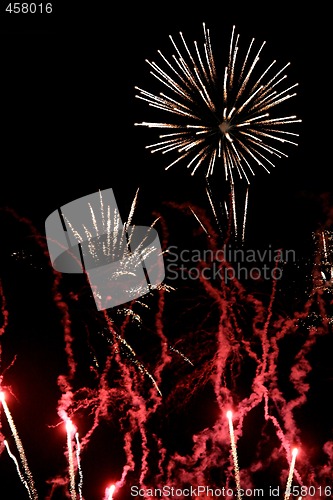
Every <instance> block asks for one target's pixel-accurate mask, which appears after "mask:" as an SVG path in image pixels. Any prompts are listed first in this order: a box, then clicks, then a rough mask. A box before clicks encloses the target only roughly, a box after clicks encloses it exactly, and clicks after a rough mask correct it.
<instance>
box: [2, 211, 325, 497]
mask: <svg viewBox="0 0 333 500" xmlns="http://www.w3.org/2000/svg"><path fill="white" fill-rule="evenodd" d="M164 207H165V212H166V214H165V213H163V214H158V216H159V223H160V224H161V227H162V228H163V231H162V232H163V246H164V248H167V246H168V237H169V234H172V233H171V229H172V224H173V221H175V220H177V222H178V221H179V220H181V219H180V217H184V218H185V221H186V218H190V219H191V218H192V217H193V212H194V213H195V214H197V217H198V219H199V220H200V221H201V223H202V226H203V227H202V226H201V225H200V228H199V232H200V235H199V234H198V228H197V227H196V229H195V234H196V235H197V237H198V236H199V238H198V244H200V245H202V248H204V249H205V250H206V248H208V249H209V250H211V255H212V259H211V260H209V259H208V258H207V259H205V260H202V261H199V262H196V265H197V269H198V270H199V271H200V270H202V269H206V268H207V266H211V268H212V269H213V265H215V264H216V263H218V265H219V269H218V270H219V271H220V274H218V273H216V278H215V279H212V280H210V279H205V278H204V277H203V274H200V273H198V277H199V278H198V280H197V281H196V282H193V281H191V282H187V283H185V285H189V286H188V287H187V286H185V285H184V283H179V282H177V283H172V284H173V285H175V286H174V287H173V289H174V293H172V294H166V293H165V292H166V290H165V289H161V290H157V291H156V292H157V293H156V295H155V296H154V297H149V299H151V303H150V302H149V300H147V304H149V309H145V311H146V312H144V313H143V314H142V318H141V321H140V322H138V321H135V320H134V313H135V311H136V310H137V308H138V306H139V305H138V304H137V303H135V304H130V305H127V306H126V308H125V309H124V310H122V311H121V312H122V314H118V311H115V312H114V314H113V313H112V312H111V313H109V314H107V313H106V312H105V311H104V312H102V313H99V314H97V313H96V312H94V311H93V312H91V309H89V307H88V308H85V309H84V311H83V312H82V311H80V314H83V315H84V318H83V319H82V323H84V326H82V324H81V323H79V329H78V332H79V333H78V336H77V338H76V340H77V342H76V343H74V342H73V338H74V337H73V334H72V330H71V324H72V323H71V319H73V316H72V315H73V310H74V311H75V307H76V304H77V302H78V299H77V298H76V296H75V294H74V293H73V292H72V290H70V292H71V293H69V294H68V295H66V294H65V299H62V300H63V302H64V303H65V304H66V306H67V307H66V308H65V309H64V311H65V312H66V315H65V316H61V320H62V319H63V318H65V326H66V328H68V329H69V331H68V334H69V337H68V343H65V349H66V350H65V353H66V357H67V356H68V358H67V359H69V362H68V371H69V376H68V378H67V377H64V378H63V381H64V385H61V388H62V390H63V395H62V397H61V399H60V402H59V407H58V414H59V415H60V416H62V417H65V416H66V419H65V421H66V422H67V419H69V418H70V420H71V421H75V422H76V419H78V418H80V419H82V420H83V421H85V428H86V429H88V430H87V432H86V433H85V434H84V435H83V437H82V439H81V442H80V443H78V436H76V439H77V444H76V447H75V450H74V447H73V443H72V440H73V436H74V434H72V435H71V446H72V453H71V456H72V458H73V464H74V460H75V457H74V451H76V466H77V467H78V471H79V469H80V463H79V462H80V459H79V455H78V453H80V449H82V451H84V453H87V454H88V452H89V445H90V443H91V441H92V439H93V438H94V433H95V431H96V430H97V429H101V428H103V427H104V425H101V424H102V422H103V421H104V422H105V421H106V422H111V423H112V431H113V432H114V429H115V428H116V432H117V434H119V436H120V437H119V439H120V441H121V445H120V448H121V449H120V452H119V456H120V457H121V459H120V460H121V464H120V466H119V470H118V471H117V473H116V474H117V476H118V477H119V478H120V480H119V481H118V482H117V483H116V484H117V495H116V496H117V498H118V491H119V499H120V500H122V499H123V498H127V497H126V491H124V492H123V491H121V490H122V488H124V489H125V488H126V486H127V485H128V484H134V481H135V483H136V484H140V486H141V487H158V486H159V485H161V484H166V481H167V482H168V484H172V485H175V486H177V487H184V485H186V484H189V483H190V484H192V483H193V484H195V483H196V482H198V484H211V482H213V481H214V482H215V484H216V486H217V485H219V484H221V483H222V484H225V485H226V486H230V487H232V486H233V484H234V483H235V481H236V484H237V482H238V481H240V480H241V484H242V487H244V488H245V487H249V488H251V487H253V486H254V485H255V484H256V481H257V478H256V474H258V472H259V473H260V472H261V473H263V474H266V472H267V471H269V470H270V469H272V468H273V467H274V466H275V468H276V469H277V473H276V469H275V470H274V473H276V477H277V478H278V480H279V481H280V482H281V485H283V487H285V484H286V483H285V478H286V479H287V474H288V470H286V468H285V462H286V461H285V456H286V457H290V456H291V452H290V443H295V442H297V441H299V439H300V435H301V431H302V425H301V422H302V420H301V419H299V412H300V410H302V409H303V410H304V411H305V410H306V408H307V403H308V400H309V397H311V395H310V394H309V390H310V388H311V385H312V379H311V371H312V370H315V369H316V367H315V365H314V364H313V363H312V362H311V359H312V358H313V353H315V352H316V349H317V346H318V344H320V343H324V345H326V344H325V342H327V341H328V338H329V336H328V335H327V334H328V333H329V332H330V329H329V328H330V324H329V322H326V323H322V322H320V323H319V324H318V325H314V324H312V323H311V321H310V319H311V318H312V316H311V314H310V313H311V311H312V310H313V309H314V308H315V310H319V311H320V313H321V316H322V317H324V316H325V311H326V309H327V304H328V303H327V302H325V295H324V294H323V293H321V292H322V290H319V289H317V288H316V292H314V293H309V294H308V296H307V300H306V301H305V303H304V304H303V303H302V305H301V306H298V309H297V310H294V311H292V314H287V313H285V311H284V310H282V311H281V310H280V309H278V308H277V306H279V300H281V294H282V293H283V292H281V288H280V286H278V285H279V284H278V283H277V280H274V279H273V280H272V281H271V282H270V283H267V284H265V283H264V285H266V286H265V290H266V294H265V295H261V294H260V293H255V292H253V289H254V288H255V290H258V289H260V282H257V283H253V282H250V281H246V280H240V279H238V278H237V276H236V275H232V273H230V274H228V272H227V271H231V270H232V268H233V265H235V262H231V261H229V260H228V258H227V257H228V254H227V253H224V254H223V255H224V257H223V258H222V251H223V248H222V247H221V243H220V235H217V234H216V232H215V229H214V221H213V223H212V221H211V220H210V218H209V217H208V216H207V214H206V213H205V211H204V210H203V209H202V208H200V207H195V206H194V205H192V209H193V212H192V211H190V210H188V203H184V204H182V205H177V204H174V203H169V204H165V205H164ZM175 211H176V213H177V215H178V214H179V217H175V216H174V214H175ZM104 214H105V215H104V220H105V224H107V222H106V221H107V208H106V207H105V206H104ZM168 217H170V220H169V219H168ZM95 219H96V221H97V217H96V214H95ZM189 226H191V224H189V225H188V224H186V222H185V223H184V228H188V227H189ZM203 228H206V231H204V229H203ZM189 231H190V229H189ZM325 234H326V233H325ZM208 235H209V236H208ZM203 238H204V241H203ZM325 241H326V256H325V253H324V248H323V246H324V245H323V238H322V236H320V238H319V239H318V245H321V246H320V249H321V250H320V252H321V254H322V259H321V261H323V260H324V259H325V257H326V258H329V257H330V255H329V254H330V248H329V245H328V235H327V234H326V236H325ZM195 243H196V241H195V240H194V244H195ZM200 248H201V247H200ZM165 255H166V256H167V252H166V254H165ZM192 264H193V263H191V264H190V265H192ZM280 264H281V263H280V261H276V262H275V263H274V266H275V265H276V266H280ZM230 276H232V278H231V277H230ZM226 277H227V278H226ZM57 278H58V276H55V279H57ZM282 284H283V283H282ZM282 284H281V286H282ZM5 285H6V284H5V283H4V288H5ZM254 285H255V286H254ZM251 287H252V288H251ZM63 289H64V286H63ZM179 289H180V291H181V294H180V293H179ZM267 289H269V292H268V293H267ZM79 293H81V291H80V292H79ZM79 293H78V296H79ZM80 299H81V297H80ZM55 301H56V304H57V306H58V305H59V296H57V295H55ZM3 303H4V302H3ZM175 310H177V311H179V310H180V311H181V313H182V314H181V315H179V317H178V316H177V317H176V313H175ZM129 311H131V312H129ZM194 312H195V314H194ZM74 314H75V313H74ZM76 314H77V313H76ZM326 316H327V311H326ZM147 318H148V319H147ZM75 321H76V323H77V316H76V317H75V316H74V322H75ZM85 323H87V324H85ZM304 325H305V326H304ZM60 326H61V331H62V330H63V326H64V323H61V325H60ZM101 332H102V334H101ZM147 332H148V334H149V335H150V337H149V338H150V339H153V344H154V345H153V346H152V344H150V343H149V342H147V337H146V338H145V340H144V341H143V338H144V336H145V335H147ZM135 336H137V337H136V338H135ZM96 338H98V341H99V342H101V343H102V346H103V349H96V350H95V349H94V347H95V345H94V342H95V341H96ZM133 339H134V341H133ZM123 341H124V342H123ZM131 341H133V342H135V349H134V348H132V347H131ZM141 342H142V345H141ZM128 346H130V347H128ZM170 346H175V347H170ZM68 347H70V349H68ZM151 348H152V350H151ZM131 349H133V350H132V351H131ZM80 350H86V351H87V353H88V355H89V359H91V366H88V367H87V371H88V372H89V377H87V379H88V380H87V383H86V384H85V385H83V384H84V383H85V382H86V381H84V382H83V380H82V379H81V378H80V377H79V373H80V374H81V373H82V364H81V363H82V360H81V358H80ZM183 352H185V354H182V353H183ZM92 354H93V355H94V356H92ZM141 356H142V360H143V363H142V365H143V366H146V363H147V371H148V373H152V374H154V379H155V381H156V383H157V385H158V387H162V389H163V391H162V390H161V394H162V395H163V396H162V397H161V396H160V395H159V394H158V392H157V391H156V390H155V387H154V385H153V384H151V382H152V381H151V379H149V378H148V376H147V374H146V373H143V372H142V371H141V370H140V369H139V366H138V364H137V363H136V362H135V360H137V361H138V362H139V359H140V362H141ZM285 358H287V359H285ZM96 360H97V361H96ZM95 361H96V362H95ZM72 362H73V363H74V366H73V367H72ZM84 363H85V364H86V358H84ZM88 364H89V363H88ZM281 364H282V368H281ZM70 367H72V368H70ZM281 372H283V374H282V376H283V377H285V379H286V380H287V383H288V387H290V388H291V389H289V392H288V391H287V392H288V394H285V385H286V382H285V381H284V379H282V380H281ZM142 375H144V376H142ZM59 383H60V381H59V379H58V385H59ZM66 383H67V385H66ZM74 387H75V390H74ZM207 393H208V394H209V395H210V396H209V397H210V399H211V401H210V402H209V405H211V406H210V407H209V411H207V408H206V407H205V405H204V404H203V405H201V404H200V403H199V401H198V399H200V396H201V395H202V394H207ZM233 407H235V408H236V407H237V424H238V425H237V427H236V428H235V429H234V428H233V427H232V429H233V439H234V441H233V442H234V444H235V446H236V443H237V449H236V453H237V455H236V458H237V457H240V458H241V460H242V462H241V463H242V467H241V470H239V466H238V469H236V467H235V463H237V465H238V458H237V462H235V459H234V456H232V458H233V461H234V468H232V465H231V464H230V462H231V461H230V440H231V436H230V423H231V424H232V421H231V422H230V419H228V420H227V419H226V418H225V414H226V410H227V409H228V408H233ZM63 412H65V413H63ZM182 412H184V413H185V415H188V416H189V415H190V418H189V419H188V420H186V419H185V420H186V428H185V427H182V424H181V423H179V422H178V419H177V418H176V417H178V416H179V415H181V416H182V415H183V413H182ZM201 414H204V415H205V418H207V421H205V422H203V423H202V425H201V424H198V423H197V421H196V419H197V418H198V415H201ZM253 416H255V418H256V419H257V420H256V423H257V425H255V426H253V423H252V424H251V419H252V418H253ZM74 418H75V420H74ZM179 421H181V419H179ZM228 423H229V429H228ZM192 426H193V427H192ZM170 429H171V430H172V432H170ZM170 435H176V436H177V438H176V439H175V440H174V442H172V438H170ZM183 435H186V439H188V441H190V443H191V444H190V445H188V444H187V445H186V448H185V447H184V446H183V444H182V443H181V444H180V445H179V446H178V444H179V443H178V436H180V438H179V441H181V439H182V436H183ZM252 435H253V436H252ZM327 436H328V437H327V439H325V441H323V442H322V443H321V444H320V446H321V447H322V452H323V457H326V458H325V463H324V464H322V463H321V464H319V465H316V464H315V465H313V466H312V465H310V464H309V463H307V457H306V459H305V458H304V457H305V454H303V457H302V456H300V457H299V459H298V464H297V468H298V472H297V471H296V470H295V469H294V470H293V475H292V477H295V478H296V479H297V481H298V482H299V484H302V480H303V484H314V485H319V484H320V483H321V484H323V483H324V482H325V481H329V480H330V478H331V471H332V463H333V462H332V457H333V453H332V449H333V446H332V440H331V437H330V436H331V434H327ZM256 439H257V442H255V440H256ZM170 441H171V444H170ZM252 447H253V454H252V455H251V450H252ZM184 448H185V449H184ZM268 448H269V451H268V452H267V450H268ZM138 449H139V453H138ZM117 451H119V449H118V450H117ZM281 452H282V453H281ZM62 453H63V449H61V454H62ZM112 453H113V450H112ZM243 454H244V455H246V454H250V455H251V456H250V457H249V458H248V459H247V460H246V459H244V460H243ZM68 457H69V455H68ZM323 461H324V460H323ZM294 466H295V464H294V465H293V467H294ZM73 469H74V465H73ZM217 469H218V471H219V475H218V477H216V470H217ZM236 471H238V472H236ZM67 472H68V471H66V474H67ZM289 472H290V470H289ZM214 474H215V475H214ZM239 476H241V477H240V478H239ZM79 477H80V481H81V483H80V484H81V486H82V476H80V471H79ZM56 480H57V481H58V483H57V487H60V486H61V487H62V488H66V487H67V486H68V479H67V480H66V478H65V479H63V478H62V477H60V476H57V478H56ZM56 480H55V481H54V483H53V485H55V484H56ZM259 481H260V479H259ZM72 487H73V488H74V490H75V479H73V481H72ZM85 488H87V490H88V488H89V484H87V483H86V484H85ZM53 492H54V489H53V490H52V492H51V496H50V497H48V498H51V497H52V493H53ZM70 493H71V494H72V492H70ZM238 493H239V483H238V491H237V494H238ZM102 495H103V493H102ZM108 495H109V497H110V493H108ZM112 495H113V492H112ZM72 497H73V496H72ZM111 498H112V497H111ZM316 500H317V499H316Z"/></svg>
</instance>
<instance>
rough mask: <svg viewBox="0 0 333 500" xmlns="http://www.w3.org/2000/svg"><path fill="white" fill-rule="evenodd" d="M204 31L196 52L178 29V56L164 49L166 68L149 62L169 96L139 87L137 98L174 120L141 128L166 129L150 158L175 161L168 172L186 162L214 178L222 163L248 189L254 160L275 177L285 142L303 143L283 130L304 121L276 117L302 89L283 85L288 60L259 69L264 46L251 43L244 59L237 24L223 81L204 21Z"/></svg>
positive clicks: (231, 177) (228, 176)
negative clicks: (159, 156)
mask: <svg viewBox="0 0 333 500" xmlns="http://www.w3.org/2000/svg"><path fill="white" fill-rule="evenodd" d="M203 31H204V43H203V45H202V46H201V47H199V44H198V43H197V42H196V41H195V42H194V50H193V51H191V50H190V48H189V46H188V45H187V43H186V41H185V39H184V36H183V34H182V33H181V32H180V40H181V42H180V43H181V47H182V49H180V48H179V46H178V45H177V44H176V42H175V41H174V39H173V38H172V37H171V36H170V40H171V42H172V45H173V48H174V49H175V51H176V54H174V55H173V56H172V59H168V58H167V57H165V56H164V55H163V54H162V52H161V51H158V54H159V56H160V58H161V60H162V61H161V64H157V63H155V62H151V61H148V60H147V61H146V62H147V63H148V64H149V66H150V68H151V74H152V75H153V76H154V77H155V78H156V79H157V80H158V81H159V83H160V84H162V86H163V88H165V89H166V90H167V92H168V95H167V94H165V93H164V92H160V93H159V94H154V93H152V92H148V91H146V90H143V89H141V88H139V87H135V88H136V90H137V91H138V93H137V95H136V97H137V98H139V99H142V100H144V101H146V102H147V103H148V104H149V106H151V107H154V108H157V109H158V110H159V111H162V112H164V113H165V114H169V116H170V115H171V116H172V118H173V119H174V121H170V122H146V121H144V122H141V123H136V124H135V125H138V126H144V127H149V128H157V129H160V130H163V131H165V132H164V133H162V134H161V135H160V136H159V139H160V140H159V141H158V142H156V143H154V144H151V145H148V146H146V147H147V149H149V150H150V151H151V152H152V153H154V152H157V151H159V152H161V153H163V154H165V153H170V154H174V155H175V156H176V157H175V159H173V160H172V161H171V162H170V163H169V164H168V165H167V166H166V169H169V168H170V167H172V166H173V165H175V164H176V163H178V162H180V161H181V160H184V161H186V162H187V167H188V168H189V169H190V170H191V174H192V175H193V174H195V172H196V171H197V170H198V169H199V167H202V168H205V171H206V176H207V177H208V176H210V175H212V174H213V172H214V169H215V165H216V164H217V163H218V162H220V163H222V165H223V168H224V175H225V179H226V180H227V181H229V182H230V183H231V184H233V183H234V180H235V174H236V176H237V177H238V178H241V179H245V180H246V182H247V183H248V184H249V183H250V179H249V177H250V175H251V176H253V175H254V174H255V172H254V170H253V168H252V163H254V164H257V165H259V166H260V167H262V168H264V169H265V170H266V171H267V172H269V171H270V168H271V167H274V160H275V159H276V158H281V157H283V156H284V157H286V156H287V155H286V154H285V153H284V152H283V151H281V149H280V145H282V146H285V145H286V144H288V145H297V143H296V142H295V140H296V138H297V137H298V135H299V134H297V133H295V132H293V131H289V130H288V131H287V130H285V128H286V126H288V127H289V125H293V124H295V123H298V122H300V121H301V120H299V119H297V117H296V115H289V114H288V113H287V115H286V116H283V115H282V116H275V115H273V111H275V108H276V106H278V105H280V104H281V103H283V102H285V101H287V100H288V99H290V98H292V97H294V96H295V95H296V93H295V88H296V87H297V85H298V84H297V83H296V84H293V85H290V86H287V87H284V86H283V84H284V82H285V79H286V78H287V76H286V74H285V70H286V69H287V67H288V66H289V64H290V63H288V64H286V65H285V66H283V67H282V68H280V69H277V70H275V66H276V61H275V60H274V61H273V62H271V63H270V64H269V65H268V66H266V67H264V68H263V70H261V71H260V70H259V69H258V68H257V65H258V62H259V56H260V54H261V52H262V49H263V47H264V45H265V42H263V43H262V44H261V46H260V47H259V49H255V40H254V39H252V41H251V42H250V44H249V47H248V50H247V52H246V54H245V56H244V58H242V56H241V55H240V47H239V35H237V34H236V32H235V27H233V29H232V35H231V40H230V49H229V56H228V63H227V65H226V66H225V69H224V75H223V78H220V77H219V75H218V73H219V72H218V71H217V65H216V64H215V61H214V57H213V51H212V45H211V37H210V32H209V29H207V28H206V26H205V24H203ZM182 51H183V53H182Z"/></svg>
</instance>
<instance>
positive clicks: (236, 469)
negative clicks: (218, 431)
mask: <svg viewBox="0 0 333 500" xmlns="http://www.w3.org/2000/svg"><path fill="white" fill-rule="evenodd" d="M227 419H228V422H229V434H230V441H231V453H232V458H233V462H234V472H235V482H236V489H237V498H238V500H241V498H242V495H241V493H240V489H241V484H240V477H239V466H238V456H237V446H236V440H235V433H234V426H233V423H232V411H230V410H229V411H227Z"/></svg>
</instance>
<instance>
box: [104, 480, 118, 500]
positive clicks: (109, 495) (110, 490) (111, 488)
mask: <svg viewBox="0 0 333 500" xmlns="http://www.w3.org/2000/svg"><path fill="white" fill-rule="evenodd" d="M115 489H116V486H115V485H114V484H111V486H109V487H108V488H106V491H105V497H104V498H105V500H113V494H114V492H115Z"/></svg>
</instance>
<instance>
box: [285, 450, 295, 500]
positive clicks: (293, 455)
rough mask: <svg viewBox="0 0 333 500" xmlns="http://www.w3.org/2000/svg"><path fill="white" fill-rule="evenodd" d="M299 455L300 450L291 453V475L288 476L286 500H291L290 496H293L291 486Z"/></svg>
mask: <svg viewBox="0 0 333 500" xmlns="http://www.w3.org/2000/svg"><path fill="white" fill-rule="evenodd" d="M297 454H298V449H297V448H294V449H293V450H292V452H291V457H292V458H291V462H290V468H289V474H288V479H287V485H286V492H285V495H284V500H289V498H290V494H291V484H292V480H293V475H294V469H295V463H296V457H297Z"/></svg>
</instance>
